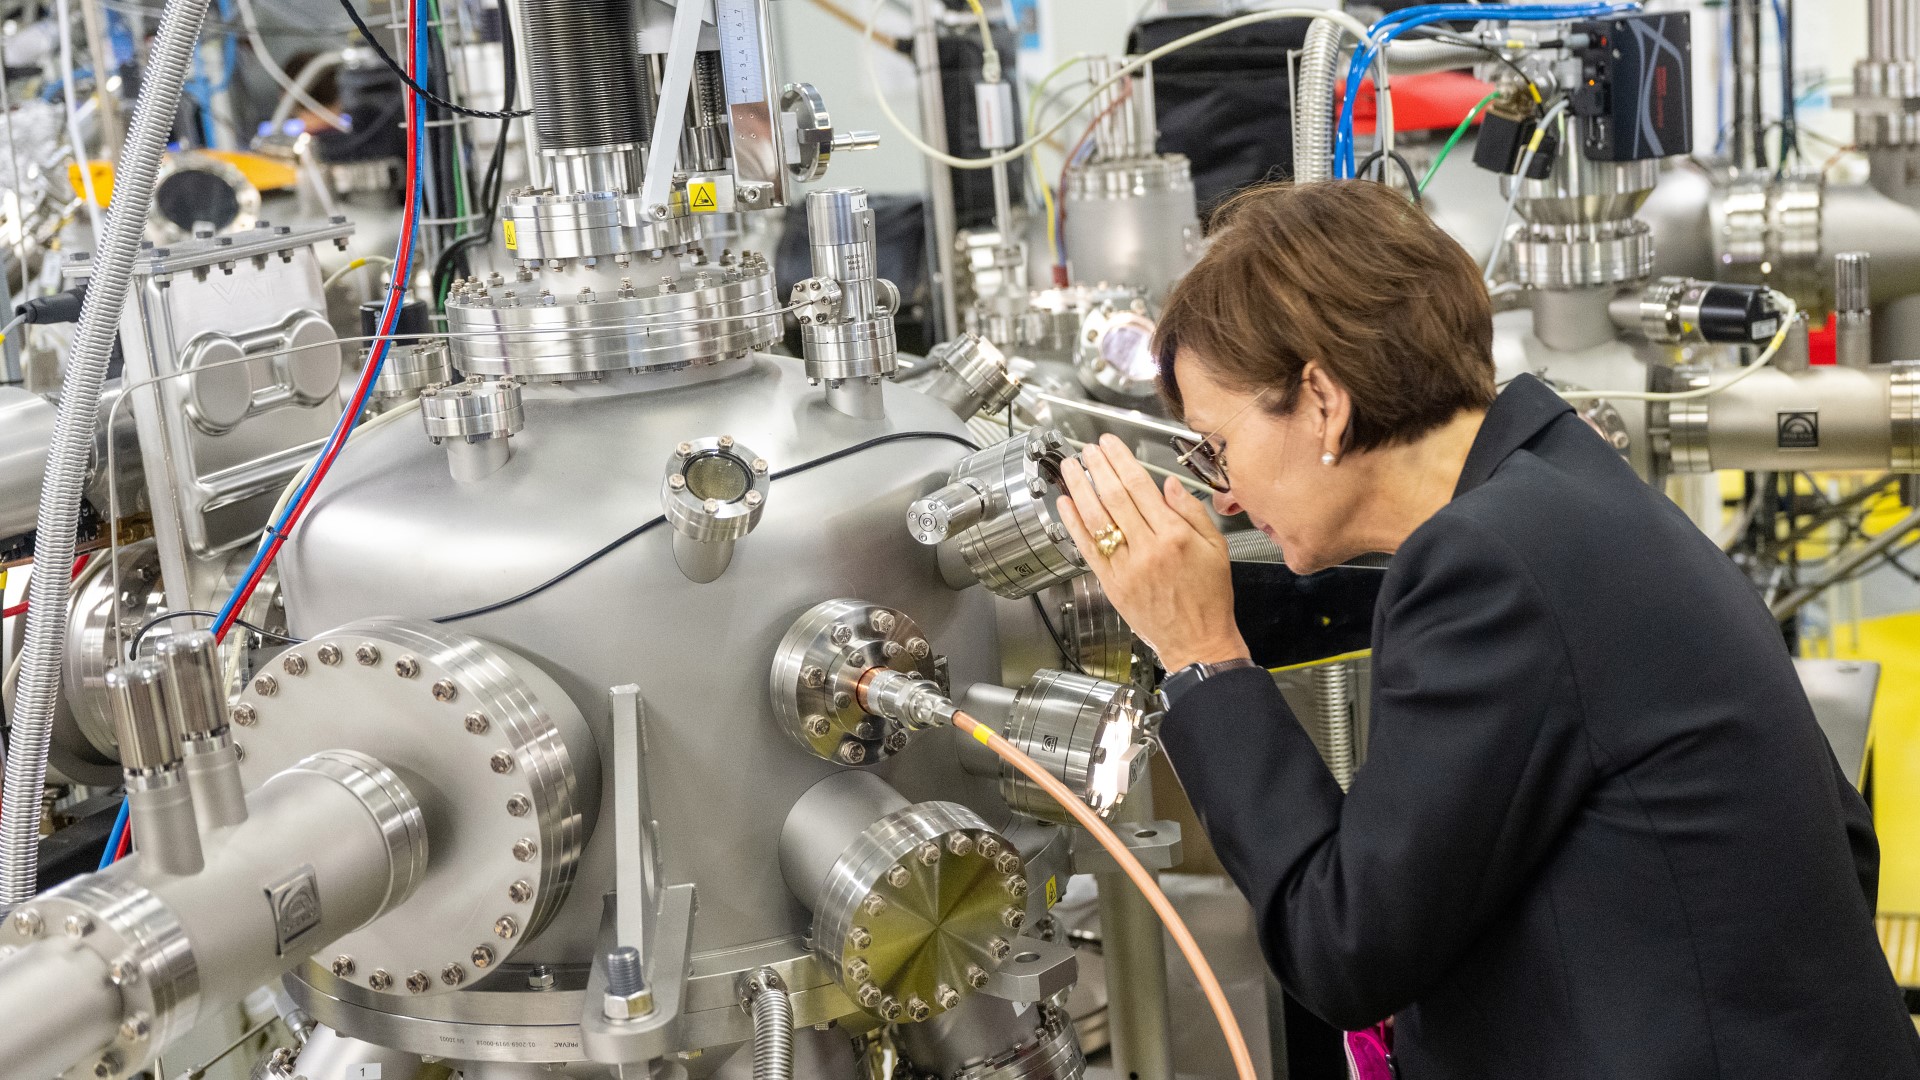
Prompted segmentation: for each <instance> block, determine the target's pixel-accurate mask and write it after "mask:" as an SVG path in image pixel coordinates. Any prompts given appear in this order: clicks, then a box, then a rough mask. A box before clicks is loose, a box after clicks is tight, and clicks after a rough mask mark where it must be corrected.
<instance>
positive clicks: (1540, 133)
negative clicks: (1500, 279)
mask: <svg viewBox="0 0 1920 1080" xmlns="http://www.w3.org/2000/svg"><path fill="white" fill-rule="evenodd" d="M1572 100H1573V99H1572V98H1566V97H1563V98H1561V99H1560V100H1558V101H1556V102H1554V103H1553V107H1552V108H1549V109H1548V110H1547V115H1545V116H1543V117H1541V118H1540V125H1539V126H1538V127H1536V128H1534V129H1533V139H1532V140H1531V141H1529V142H1528V143H1527V152H1526V153H1525V154H1522V155H1521V156H1520V168H1519V170H1518V171H1516V172H1515V173H1514V174H1513V186H1512V187H1511V188H1509V189H1508V190H1507V212H1506V213H1504V214H1501V215H1500V227H1499V228H1498V229H1495V230H1494V231H1493V251H1492V252H1491V253H1490V254H1488V256H1487V268H1486V269H1485V270H1483V271H1482V272H1481V278H1482V280H1484V281H1485V282H1486V283H1487V284H1488V285H1491V284H1493V268H1494V267H1496V266H1498V265H1500V253H1501V252H1502V251H1504V250H1506V246H1507V225H1508V223H1509V222H1511V221H1512V220H1513V208H1514V206H1515V205H1516V204H1518V203H1519V201H1520V189H1521V188H1523V187H1525V186H1526V183H1527V170H1528V169H1530V168H1532V167H1533V155H1534V154H1535V153H1536V152H1538V151H1539V149H1540V140H1542V139H1543V138H1545V137H1546V134H1547V129H1548V128H1550V127H1552V126H1553V122H1554V121H1555V120H1557V119H1559V117H1560V114H1561V113H1563V112H1565V111H1567V103H1568V102H1570V101H1572ZM1557 152H1559V153H1572V152H1573V151H1572V148H1571V147H1562V148H1560V149H1559V151H1557Z"/></svg>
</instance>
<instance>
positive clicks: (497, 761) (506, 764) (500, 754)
mask: <svg viewBox="0 0 1920 1080" xmlns="http://www.w3.org/2000/svg"><path fill="white" fill-rule="evenodd" d="M487 766H488V767H489V768H491V769H492V770H493V771H494V772H497V773H499V774H500V775H502V776H505V775H506V774H507V773H510V772H512V771H513V753H512V752H511V751H508V750H496V751H494V753H493V756H492V757H491V758H488V759H487Z"/></svg>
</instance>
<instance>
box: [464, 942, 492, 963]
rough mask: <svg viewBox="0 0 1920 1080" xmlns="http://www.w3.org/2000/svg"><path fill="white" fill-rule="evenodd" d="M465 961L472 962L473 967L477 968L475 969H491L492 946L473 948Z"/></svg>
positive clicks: (476, 946)
mask: <svg viewBox="0 0 1920 1080" xmlns="http://www.w3.org/2000/svg"><path fill="white" fill-rule="evenodd" d="M467 959H469V960H471V961H473V966H474V967H477V968H486V967H491V966H493V946H491V945H475V946H474V947H473V953H472V954H471V955H469V956H468V957H467Z"/></svg>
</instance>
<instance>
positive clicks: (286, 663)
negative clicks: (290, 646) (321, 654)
mask: <svg viewBox="0 0 1920 1080" xmlns="http://www.w3.org/2000/svg"><path fill="white" fill-rule="evenodd" d="M280 670H282V671H284V672H286V673H287V674H289V675H305V674H306V673H307V658H306V657H304V656H301V655H300V654H299V653H297V652H290V653H288V654H287V655H285V656H283V657H281V658H280Z"/></svg>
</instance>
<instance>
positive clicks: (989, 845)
mask: <svg viewBox="0 0 1920 1080" xmlns="http://www.w3.org/2000/svg"><path fill="white" fill-rule="evenodd" d="M976 846H977V847H979V849H980V854H982V855H984V856H986V857H987V858H989V859H997V858H999V857H1000V841H999V839H997V838H996V837H992V836H983V837H981V838H980V842H979V844H977V845H976Z"/></svg>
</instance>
